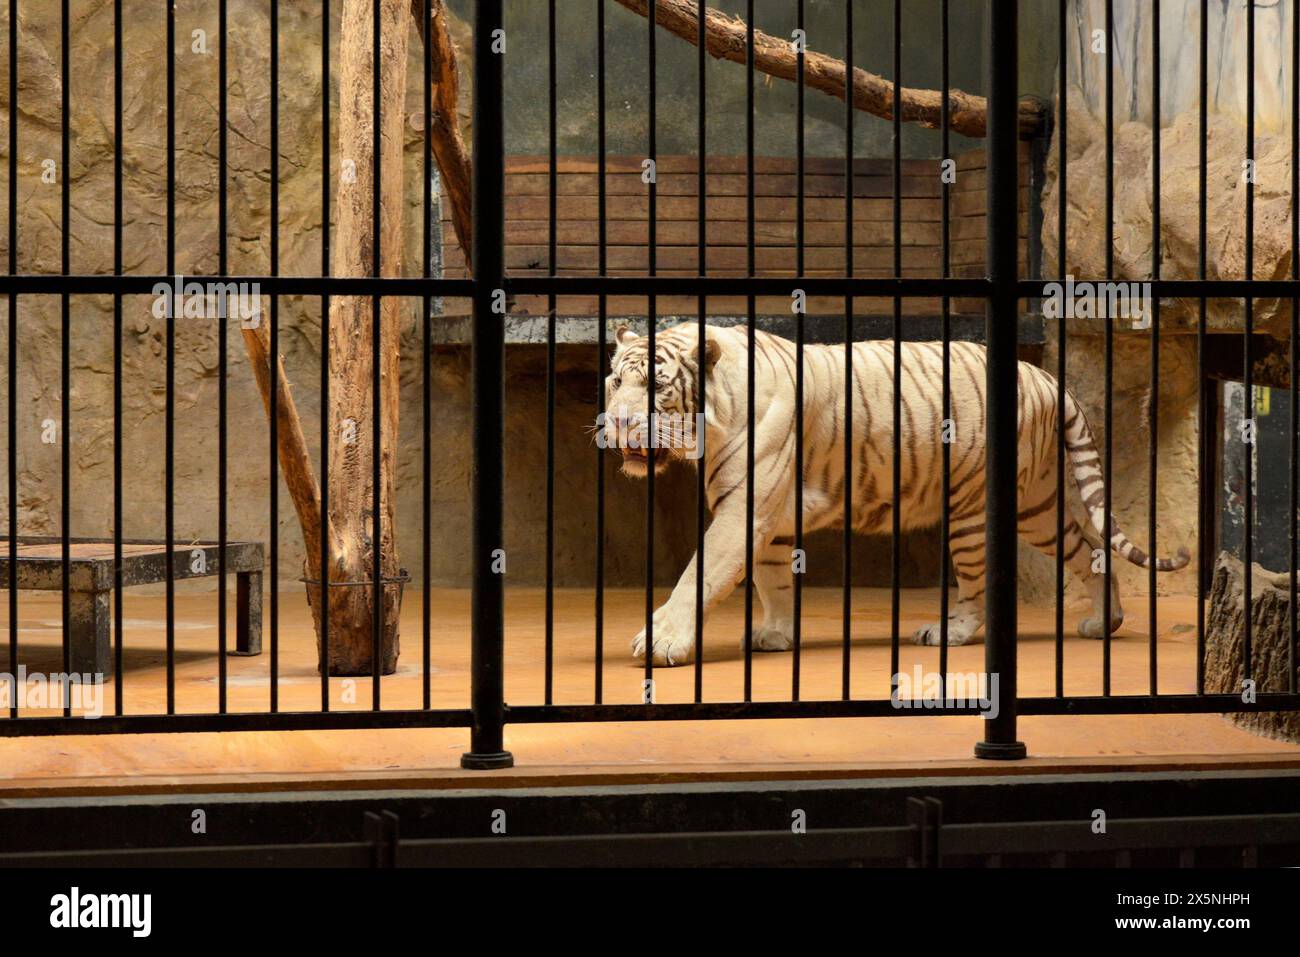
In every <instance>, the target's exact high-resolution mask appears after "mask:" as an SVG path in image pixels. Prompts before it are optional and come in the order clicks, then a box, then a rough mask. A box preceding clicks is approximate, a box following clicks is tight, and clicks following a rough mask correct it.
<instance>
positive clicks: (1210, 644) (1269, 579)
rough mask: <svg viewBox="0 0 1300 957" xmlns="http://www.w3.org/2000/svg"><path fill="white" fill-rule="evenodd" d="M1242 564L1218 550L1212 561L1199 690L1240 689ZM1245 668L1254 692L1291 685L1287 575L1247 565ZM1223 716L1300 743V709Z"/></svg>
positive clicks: (1265, 734)
mask: <svg viewBox="0 0 1300 957" xmlns="http://www.w3.org/2000/svg"><path fill="white" fill-rule="evenodd" d="M1244 586H1245V566H1244V565H1243V563H1242V562H1241V561H1239V560H1238V559H1236V558H1234V557H1233V556H1231V555H1229V554H1228V553H1227V552H1223V553H1221V554H1220V555H1219V559H1218V561H1216V562H1215V564H1214V583H1213V585H1212V586H1211V588H1210V609H1209V612H1208V614H1207V617H1206V622H1205V690H1206V692H1207V693H1209V694H1232V695H1240V694H1241V693H1242V690H1243V688H1242V681H1243V680H1244V678H1245V668H1244V664H1243V657H1242V646H1243V643H1244V640H1245V614H1244V602H1243V600H1242V599H1243V595H1244V592H1245V587H1244ZM1251 592H1252V596H1251V597H1252V601H1251V614H1250V621H1251V631H1250V648H1251V651H1250V657H1251V673H1252V677H1253V678H1254V679H1255V692H1256V693H1257V694H1264V693H1269V692H1287V691H1290V690H1291V684H1290V678H1289V671H1290V668H1291V661H1292V660H1300V649H1297V654H1296V656H1295V659H1292V658H1291V656H1290V654H1289V649H1290V646H1291V643H1292V642H1293V641H1295V637H1294V636H1293V635H1291V583H1290V576H1289V575H1287V574H1286V573H1285V572H1284V573H1278V572H1272V571H1269V570H1268V569H1266V568H1263V567H1261V566H1259V565H1252V566H1251ZM1224 717H1226V718H1227V719H1228V720H1229V721H1231V722H1232V723H1233V724H1235V725H1237V726H1238V727H1239V728H1243V729H1245V730H1246V731H1250V732H1253V733H1254V734H1258V735H1262V736H1263V737H1266V738H1276V739H1279V740H1282V741H1294V742H1298V743H1300V712H1295V711H1274V712H1262V711H1261V712H1239V713H1236V714H1227V715H1224Z"/></svg>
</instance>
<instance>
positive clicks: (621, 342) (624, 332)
mask: <svg viewBox="0 0 1300 957" xmlns="http://www.w3.org/2000/svg"><path fill="white" fill-rule="evenodd" d="M635 338H636V333H635V332H633V331H632V330H631V329H629V328H628V327H627V326H619V327H618V331H617V332H615V333H614V342H615V343H616V344H617V345H618V346H619V348H622V347H623V346H625V345H627V344H628V343H629V342H630V341H631V340H633V339H635Z"/></svg>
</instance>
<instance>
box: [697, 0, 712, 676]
mask: <svg viewBox="0 0 1300 957" xmlns="http://www.w3.org/2000/svg"><path fill="white" fill-rule="evenodd" d="M707 11H708V0H699V7H698V9H697V10H696V17H697V20H696V26H697V30H698V33H697V34H696V37H695V53H696V59H695V72H696V82H697V83H698V89H697V92H696V102H695V106H696V110H697V116H696V128H697V130H698V137H699V140H698V142H699V145H698V147H697V153H698V154H699V156H698V159H697V163H698V166H697V169H696V179H695V189H696V193H697V195H696V197H695V201H696V218H697V219H698V227H699V235H698V236H697V238H696V243H697V247H698V248H697V253H696V255H697V258H698V260H699V264H698V265H699V274H700V276H705V275H707V274H708V255H707V254H708V241H709V234H708V220H709V200H708V170H707V168H708V136H707V129H708V112H709V110H708V96H707V94H708V85H707V81H706V78H705V77H706V64H707V60H706V51H707V48H708V42H707V31H706V26H707V23H706V20H705V14H706V13H707ZM696 307H697V313H696V317H695V319H696V325H697V327H698V339H697V341H696V350H695V368H696V369H697V370H698V373H697V375H696V377H695V379H696V388H697V389H698V391H699V396H698V400H697V402H696V405H695V408H696V411H697V412H698V417H697V419H696V421H697V422H699V423H701V425H700V428H699V429H698V431H697V432H696V436H695V441H696V442H697V443H699V449H698V452H699V460H698V465H699V468H697V469H696V470H695V700H696V701H697V702H699V701H703V700H704V522H705V518H704V509H705V498H706V495H707V492H706V490H705V487H704V477H705V473H706V472H707V471H708V469H707V467H706V465H705V461H706V459H705V455H704V452H705V449H704V444H703V443H704V441H705V432H706V431H707V430H706V429H705V428H704V426H703V422H704V402H705V396H706V391H705V379H706V378H707V372H708V370H707V367H706V365H705V358H704V357H705V345H706V340H707V337H708V330H707V320H708V300H707V299H706V298H705V297H704V296H700V297H699V298H698V299H697V301H696Z"/></svg>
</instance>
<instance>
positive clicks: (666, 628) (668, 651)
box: [632, 609, 695, 667]
mask: <svg viewBox="0 0 1300 957" xmlns="http://www.w3.org/2000/svg"><path fill="white" fill-rule="evenodd" d="M662 610H663V609H660V610H659V611H656V612H655V617H654V663H655V664H657V665H667V666H668V667H672V666H673V665H684V664H687V663H688V662H690V661H691V660H692V658H693V657H694V655H695V629H694V628H693V627H691V626H690V625H689V623H681V622H677V621H675V620H674V619H672V618H670V617H669V616H668V615H664V614H661V612H662ZM632 657H633V658H635V659H636V660H637V661H643V660H644V659H645V629H644V628H642V629H641V630H640V631H639V632H637V636H636V637H635V638H633V639H632Z"/></svg>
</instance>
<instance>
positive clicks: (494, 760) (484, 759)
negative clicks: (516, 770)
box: [460, 751, 515, 771]
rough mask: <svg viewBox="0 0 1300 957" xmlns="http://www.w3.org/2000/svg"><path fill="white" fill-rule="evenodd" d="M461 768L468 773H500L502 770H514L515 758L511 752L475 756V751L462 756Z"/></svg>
mask: <svg viewBox="0 0 1300 957" xmlns="http://www.w3.org/2000/svg"><path fill="white" fill-rule="evenodd" d="M460 766H461V767H462V768H464V769H465V770H466V771H500V770H501V769H502V768H513V767H514V766H515V756H514V755H513V754H511V753H510V752H509V751H496V752H489V753H487V754H475V753H474V752H473V751H466V752H465V753H464V754H462V755H461V756H460Z"/></svg>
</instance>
